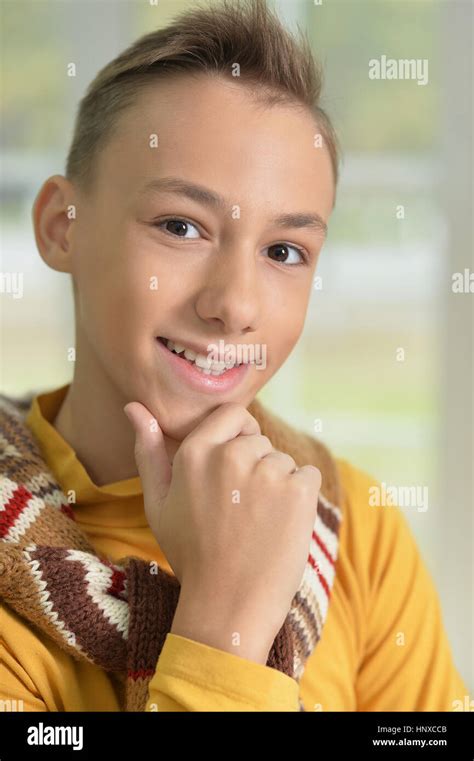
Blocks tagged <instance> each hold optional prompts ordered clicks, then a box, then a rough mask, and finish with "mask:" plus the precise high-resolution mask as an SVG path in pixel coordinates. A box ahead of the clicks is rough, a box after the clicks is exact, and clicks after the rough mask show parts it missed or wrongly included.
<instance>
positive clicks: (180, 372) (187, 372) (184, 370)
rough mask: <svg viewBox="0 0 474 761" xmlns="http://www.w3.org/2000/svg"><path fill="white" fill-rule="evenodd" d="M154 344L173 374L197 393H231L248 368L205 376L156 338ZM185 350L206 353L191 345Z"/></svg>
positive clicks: (241, 366) (235, 368)
mask: <svg viewBox="0 0 474 761" xmlns="http://www.w3.org/2000/svg"><path fill="white" fill-rule="evenodd" d="M168 340H173V339H168ZM155 343H156V345H157V347H158V350H159V351H160V354H161V356H162V357H163V359H164V360H165V361H166V363H167V366H168V367H170V368H171V370H172V371H173V373H174V374H176V375H177V376H178V377H179V378H181V379H182V380H184V381H185V382H186V383H187V384H188V385H189V386H191V387H192V388H195V389H197V390H198V391H204V392H208V393H209V392H210V393H216V392H225V391H231V390H232V389H234V388H236V386H238V385H239V383H241V382H242V380H243V379H244V378H245V376H246V375H247V373H248V371H249V368H250V365H249V364H242V365H237V366H236V367H232V368H231V369H230V370H225V372H223V373H222V375H205V374H204V373H203V372H201V370H198V369H197V368H196V367H195V366H194V365H193V364H191V362H188V360H187V359H182V358H181V357H178V355H177V354H175V353H174V352H172V351H170V350H169V349H168V348H167V347H166V346H165V344H164V343H162V342H161V341H160V340H159V338H158V337H156V338H155ZM176 343H178V341H176ZM186 348H188V349H192V351H195V352H197V353H199V354H204V355H205V354H207V353H208V351H207V348H206V349H205V350H204V351H203V349H202V348H201V349H198V348H195V346H194V345H193V344H186Z"/></svg>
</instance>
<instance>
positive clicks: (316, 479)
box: [292, 465, 322, 493]
mask: <svg viewBox="0 0 474 761" xmlns="http://www.w3.org/2000/svg"><path fill="white" fill-rule="evenodd" d="M292 476H293V478H304V479H306V480H308V481H309V482H310V484H312V485H311V488H313V489H314V491H315V492H318V493H319V491H320V489H321V483H322V475H321V471H320V470H319V468H316V467H315V466H314V465H303V466H302V467H301V468H298V470H297V471H296V472H295V473H293V474H292Z"/></svg>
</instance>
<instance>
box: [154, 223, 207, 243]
mask: <svg viewBox="0 0 474 761" xmlns="http://www.w3.org/2000/svg"><path fill="white" fill-rule="evenodd" d="M154 224H155V226H156V227H159V228H160V229H164V231H165V232H168V233H170V235H174V236H175V237H178V238H186V239H187V240H189V239H190V238H191V239H195V238H199V237H200V235H199V230H198V229H197V227H196V226H195V225H193V223H192V222H190V221H189V220H188V219H181V218H180V217H167V218H166V219H162V220H158V221H156V222H155V223H154ZM189 228H193V229H194V231H195V232H196V234H195V235H191V236H187V235H186V233H187V232H188V231H189Z"/></svg>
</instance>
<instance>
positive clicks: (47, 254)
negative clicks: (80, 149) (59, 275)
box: [32, 174, 76, 272]
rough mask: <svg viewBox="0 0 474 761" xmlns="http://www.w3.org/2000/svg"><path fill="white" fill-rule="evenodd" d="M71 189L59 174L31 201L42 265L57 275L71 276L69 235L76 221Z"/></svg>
mask: <svg viewBox="0 0 474 761" xmlns="http://www.w3.org/2000/svg"><path fill="white" fill-rule="evenodd" d="M74 199H75V193H74V186H73V185H72V183H71V182H69V180H67V179H66V178H65V177H63V176H62V175H60V174H55V175H53V176H52V177H49V178H48V179H47V180H46V181H45V182H44V183H43V185H42V186H41V188H40V190H39V192H38V195H37V196H36V198H35V201H34V204H33V209H32V218H33V228H34V233H35V240H36V245H37V248H38V251H39V253H40V255H41V258H42V259H43V261H44V262H45V263H46V264H47V265H48V267H51V268H52V269H54V270H57V271H58V272H71V267H72V261H71V232H72V227H73V225H72V223H73V222H74V219H75V217H76V207H75V203H74Z"/></svg>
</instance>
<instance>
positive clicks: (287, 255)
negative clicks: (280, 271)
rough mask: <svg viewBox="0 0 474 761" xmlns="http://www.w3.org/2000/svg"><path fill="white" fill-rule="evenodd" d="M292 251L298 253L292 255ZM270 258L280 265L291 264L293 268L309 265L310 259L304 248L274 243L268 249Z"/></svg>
mask: <svg viewBox="0 0 474 761" xmlns="http://www.w3.org/2000/svg"><path fill="white" fill-rule="evenodd" d="M291 251H293V252H296V254H295V253H293V254H292V253H291ZM268 252H269V254H273V256H272V255H270V258H271V259H273V261H275V262H279V263H280V264H289V265H291V266H295V265H296V266H297V265H299V264H307V263H308V258H307V256H306V254H305V252H304V250H303V249H302V248H300V247H299V246H292V245H291V244H290V243H274V244H273V245H272V246H269V247H268Z"/></svg>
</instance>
